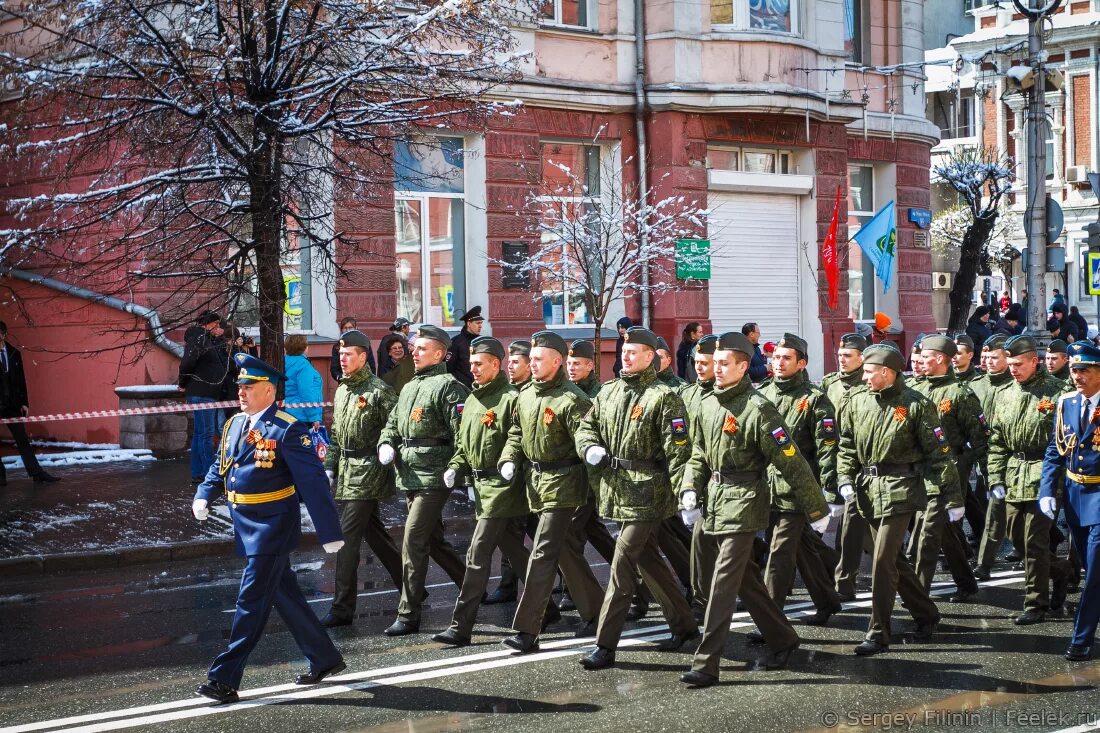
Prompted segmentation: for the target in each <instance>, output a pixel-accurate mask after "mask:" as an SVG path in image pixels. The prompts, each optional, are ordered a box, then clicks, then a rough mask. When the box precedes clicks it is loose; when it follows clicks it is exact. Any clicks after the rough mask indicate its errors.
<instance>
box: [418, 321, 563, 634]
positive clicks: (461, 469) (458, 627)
mask: <svg viewBox="0 0 1100 733" xmlns="http://www.w3.org/2000/svg"><path fill="white" fill-rule="evenodd" d="M502 361H504V346H503V344H501V343H500V342H499V341H497V340H496V339H495V338H492V337H490V336H479V337H477V338H476V339H474V340H473V342H472V345H471V346H470V372H471V374H472V375H473V378H474V382H473V384H474V387H473V392H472V393H471V394H470V396H469V397H467V398H466V403H465V406H464V407H463V409H462V421H461V423H460V424H459V428H458V436H457V440H456V441H455V454H454V457H453V458H452V459H451V463H450V465H449V466H448V468H447V471H446V472H445V473H444V474H443V483H444V484H446V485H447V486H448V487H453V486H455V485H456V483H458V482H459V481H460V480H461V479H463V478H466V477H468V478H470V479H472V484H473V494H474V511H475V514H476V516H477V523H476V524H475V525H474V534H473V536H472V537H471V538H470V549H469V551H468V552H467V553H466V575H465V577H464V578H463V579H462V589H461V590H460V591H459V594H458V602H457V603H456V604H455V610H454V615H453V618H452V621H451V626H450V628H449V629H447V630H446V631H443V632H441V633H439V634H436V635H434V636H433V637H432V640H433V641H437V642H439V643H441V644H447V645H449V646H456V647H460V646H466V645H468V644H469V643H470V635H471V633H472V632H473V628H474V623H475V622H476V621H477V609H478V606H480V605H481V598H482V596H483V595H485V587H486V585H488V583H489V572H490V568H491V566H492V560H493V550H495V549H496V548H497V547H499V548H500V550H501V552H502V553H503V554H504V556H505V557H507V558H509V561H510V562H511V563H512V564H513V565H515V566H516V567H521V568H523V567H527V561H528V559H529V555H528V553H527V548H526V547H525V546H524V544H523V534H522V533H521V532H519V531H518V527H517V526H516V524H515V522H514V521H513V519H515V518H516V517H524V516H527V513H528V511H529V509H528V507H527V493H526V491H525V489H524V487H523V481H522V480H521V479H519V478H518V477H516V476H513V477H512V478H511V479H510V480H506V479H504V478H503V477H502V476H501V475H500V472H499V471H497V461H498V459H499V458H500V454H501V452H502V451H503V450H504V444H505V442H506V441H507V439H508V431H509V430H510V429H511V427H512V424H513V420H514V419H515V408H516V399H517V398H518V397H519V391H518V390H516V388H515V387H513V386H512V385H510V384H508V378H507V376H505V374H504V372H503V371H501V368H500V367H501V362H502ZM556 611H557V609H556V608H552V609H551V610H550V613H551V614H552V613H556Z"/></svg>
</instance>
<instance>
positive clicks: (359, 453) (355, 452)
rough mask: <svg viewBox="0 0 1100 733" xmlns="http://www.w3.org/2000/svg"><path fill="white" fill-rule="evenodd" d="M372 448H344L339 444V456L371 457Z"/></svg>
mask: <svg viewBox="0 0 1100 733" xmlns="http://www.w3.org/2000/svg"><path fill="white" fill-rule="evenodd" d="M375 450H376V449H374V448H344V447H343V446H340V457H341V458H371V457H373V456H374V454H375Z"/></svg>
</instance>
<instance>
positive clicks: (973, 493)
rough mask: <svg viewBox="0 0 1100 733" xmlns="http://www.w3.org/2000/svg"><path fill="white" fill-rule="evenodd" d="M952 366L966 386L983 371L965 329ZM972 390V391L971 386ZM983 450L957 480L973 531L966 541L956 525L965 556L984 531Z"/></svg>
mask: <svg viewBox="0 0 1100 733" xmlns="http://www.w3.org/2000/svg"><path fill="white" fill-rule="evenodd" d="M951 367H952V371H953V372H954V374H955V379H957V380H958V381H960V382H962V383H963V384H965V385H966V386H967V387H970V386H971V383H972V382H974V381H975V380H977V379H978V378H979V377H981V376H982V375H983V372H982V371H981V370H979V369H977V368H976V367H975V366H974V339H972V338H970V337H969V336H967V335H966V334H965V333H960V334H956V335H955V356H953V357H952V358H951ZM971 391H973V388H972V387H971ZM977 394H978V393H977V392H974V395H975V396H977ZM978 404H979V405H981V398H979V400H978ZM982 414H983V415H984V414H985V409H984V408H983V409H982ZM988 436H989V416H988V415H986V437H987V440H986V443H987V447H988V442H989V441H988ZM986 454H987V451H986V450H982V451H974V452H973V454H972V456H971V461H970V465H969V466H960V467H959V481H960V482H961V484H962V492H963V502H964V507H965V509H966V521H967V524H969V525H970V529H971V531H972V532H973V539H972V540H971V541H970V542H969V543H968V542H967V539H966V533H965V532H963V529H962V524H961V523H960V524H956V525H955V533H956V534H957V535H958V536H959V540H960V541H961V542H962V543H963V549H964V550H966V551H967V555H968V556H971V555H973V554H974V552H973V550H972V549H971V548H973V549H977V547H978V542H979V540H980V539H981V536H982V533H983V532H985V513H986V504H987V503H988V501H987V499H986V494H987V493H989V487H988V486H987V485H986V483H985V474H984V471H985V458H986ZM964 473H965V475H964ZM971 473H975V474H976V476H977V481H975V483H974V486H973V488H971V486H970V475H971ZM968 559H969V557H968Z"/></svg>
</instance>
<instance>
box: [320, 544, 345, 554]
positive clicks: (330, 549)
mask: <svg viewBox="0 0 1100 733" xmlns="http://www.w3.org/2000/svg"><path fill="white" fill-rule="evenodd" d="M321 546H322V547H324V548H325V552H327V553H328V554H330V555H331V554H332V553H334V552H339V551H340V548H341V547H343V546H344V541H343V540H336V541H335V542H326V543H325V544H323V545H321Z"/></svg>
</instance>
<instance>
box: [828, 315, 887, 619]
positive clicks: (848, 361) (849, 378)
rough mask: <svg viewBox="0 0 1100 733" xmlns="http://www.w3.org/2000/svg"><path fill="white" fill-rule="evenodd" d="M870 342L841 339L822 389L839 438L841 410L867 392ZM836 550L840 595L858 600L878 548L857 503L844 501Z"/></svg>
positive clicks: (847, 336)
mask: <svg viewBox="0 0 1100 733" xmlns="http://www.w3.org/2000/svg"><path fill="white" fill-rule="evenodd" d="M867 345H868V344H867V339H866V338H864V337H863V336H861V335H859V334H858V333H846V334H844V335H843V336H841V337H840V344H839V345H838V346H837V351H836V360H837V366H838V367H840V368H839V369H837V371H835V372H832V373H830V374H826V375H825V378H824V379H822V380H821V389H822V391H823V392H825V396H826V397H828V398H829V402H830V404H832V406H833V410H834V412H835V413H836V415H835V419H836V421H837V423H836V431H837V435H840V428H841V425H840V414H841V412H842V410H841V407H842V406H843V404H844V402H845V401H846V400H847V399H848V394H849V392H851V391H852V390H854V389H866V387H864V386H863V350H864V349H866V348H867ZM836 549H837V550H839V551H840V557H839V559H838V560H837V564H836V572H835V573H834V574H833V580H834V581H835V583H836V592H837V594H838V595H839V596H840V600H842V601H852V600H855V597H856V578H858V577H859V566H860V564H861V563H862V562H863V553H864V552H868V553H870V552H872V551H873V550H874V546H873V545H872V544H871V538H870V535H869V533H868V531H867V520H865V519H864V518H863V515H862V514H860V513H859V509H858V508H857V507H856V504H855V502H851V501H846V502H844V510H843V513H842V514H841V524H840V528H839V529H838V530H837V533H836Z"/></svg>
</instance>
